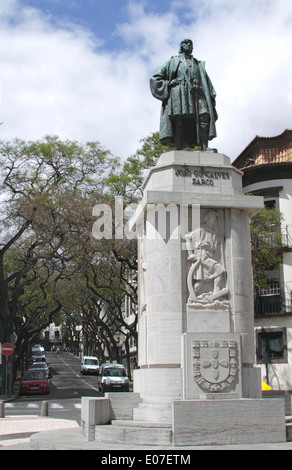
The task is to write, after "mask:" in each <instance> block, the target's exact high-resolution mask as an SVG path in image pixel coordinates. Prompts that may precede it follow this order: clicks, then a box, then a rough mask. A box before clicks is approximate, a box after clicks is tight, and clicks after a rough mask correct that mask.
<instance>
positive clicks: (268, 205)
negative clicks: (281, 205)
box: [264, 199, 276, 210]
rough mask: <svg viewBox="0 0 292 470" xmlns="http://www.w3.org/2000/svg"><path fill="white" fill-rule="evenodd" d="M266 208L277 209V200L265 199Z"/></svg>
mask: <svg viewBox="0 0 292 470" xmlns="http://www.w3.org/2000/svg"><path fill="white" fill-rule="evenodd" d="M264 204H265V207H266V209H268V210H271V209H276V200H275V199H272V200H270V201H265V202H264Z"/></svg>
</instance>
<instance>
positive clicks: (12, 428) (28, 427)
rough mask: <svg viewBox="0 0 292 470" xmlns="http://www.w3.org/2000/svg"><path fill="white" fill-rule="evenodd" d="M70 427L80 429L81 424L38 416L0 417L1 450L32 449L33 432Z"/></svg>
mask: <svg viewBox="0 0 292 470" xmlns="http://www.w3.org/2000/svg"><path fill="white" fill-rule="evenodd" d="M69 428H71V429H73V428H78V429H79V426H78V424H77V423H76V421H71V420H65V419H55V418H47V417H46V418H40V417H38V416H8V417H5V418H0V450H5V449H7V450H10V448H11V449H12V448H13V449H19V450H20V449H22V450H30V437H31V436H32V435H33V434H35V433H39V432H42V431H57V430H60V429H69Z"/></svg>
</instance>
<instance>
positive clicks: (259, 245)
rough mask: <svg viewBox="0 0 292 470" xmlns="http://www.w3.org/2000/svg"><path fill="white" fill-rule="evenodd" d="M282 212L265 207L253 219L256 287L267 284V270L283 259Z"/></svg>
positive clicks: (253, 260) (276, 265) (252, 239)
mask: <svg viewBox="0 0 292 470" xmlns="http://www.w3.org/2000/svg"><path fill="white" fill-rule="evenodd" d="M281 220H282V216H281V213H280V212H279V211H278V210H277V209H267V208H265V209H263V210H262V211H260V212H258V213H257V215H256V216H254V217H253V218H252V220H251V225H250V227H251V242H252V266H253V277H254V285H255V286H256V288H260V287H264V286H267V283H268V280H267V272H268V271H271V270H275V271H277V270H278V269H279V264H280V263H281V261H282V234H281Z"/></svg>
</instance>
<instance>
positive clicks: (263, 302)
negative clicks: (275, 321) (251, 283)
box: [254, 283, 292, 315]
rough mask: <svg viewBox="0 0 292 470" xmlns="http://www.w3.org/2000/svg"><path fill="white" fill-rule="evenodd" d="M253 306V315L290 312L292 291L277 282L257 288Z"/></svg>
mask: <svg viewBox="0 0 292 470" xmlns="http://www.w3.org/2000/svg"><path fill="white" fill-rule="evenodd" d="M254 308H255V315H287V314H292V292H291V291H288V290H287V289H285V286H284V285H281V284H279V283H275V284H270V285H269V286H268V287H263V288H261V289H258V290H257V292H256V297H255V303H254Z"/></svg>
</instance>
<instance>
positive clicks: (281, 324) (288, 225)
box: [233, 129, 292, 390]
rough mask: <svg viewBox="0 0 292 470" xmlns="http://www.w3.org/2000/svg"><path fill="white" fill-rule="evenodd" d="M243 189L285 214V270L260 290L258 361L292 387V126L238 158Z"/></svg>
mask: <svg viewBox="0 0 292 470" xmlns="http://www.w3.org/2000/svg"><path fill="white" fill-rule="evenodd" d="M233 165H234V166H235V167H236V168H239V169H240V170H241V171H242V172H243V189H244V192H245V193H252V194H253V195H259V196H263V197H264V202H265V206H266V207H267V208H270V209H272V208H277V209H278V210H279V211H280V212H281V214H282V216H283V220H282V223H281V227H280V230H281V233H282V245H283V246H282V250H281V252H282V264H281V269H280V273H277V272H275V271H270V272H267V274H266V275H267V282H268V287H265V288H263V289H261V290H260V291H259V292H256V293H255V294H256V295H255V299H256V301H255V339H256V351H257V363H258V364H261V366H262V372H263V374H262V375H263V379H266V380H267V381H268V382H269V383H270V385H271V387H272V388H273V389H283V390H287V389H292V130H291V129H286V130H285V131H284V132H283V133H282V134H280V135H278V136H275V137H259V136H256V137H255V138H254V139H253V140H252V141H251V142H250V144H249V145H248V146H247V147H246V148H245V149H244V150H243V152H242V153H241V154H240V155H239V156H238V157H237V158H236V160H235V161H234V162H233Z"/></svg>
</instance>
